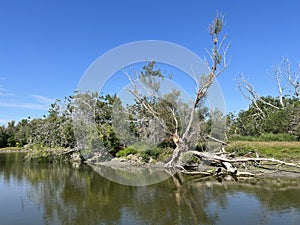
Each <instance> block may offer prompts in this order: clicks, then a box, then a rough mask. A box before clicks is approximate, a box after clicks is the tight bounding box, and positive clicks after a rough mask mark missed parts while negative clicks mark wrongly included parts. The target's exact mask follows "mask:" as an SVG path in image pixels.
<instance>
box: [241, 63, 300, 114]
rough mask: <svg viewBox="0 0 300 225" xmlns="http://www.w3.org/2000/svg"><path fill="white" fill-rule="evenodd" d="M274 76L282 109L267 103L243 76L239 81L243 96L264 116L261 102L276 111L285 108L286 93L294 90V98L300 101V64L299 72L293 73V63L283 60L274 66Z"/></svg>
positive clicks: (299, 66)
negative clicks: (260, 105)
mask: <svg viewBox="0 0 300 225" xmlns="http://www.w3.org/2000/svg"><path fill="white" fill-rule="evenodd" d="M272 70H273V74H274V75H272V77H273V78H274V79H275V81H276V86H277V88H278V98H279V102H280V107H279V106H277V105H274V104H271V103H269V102H266V101H265V100H264V99H263V98H262V97H261V96H260V95H259V94H258V92H257V91H256V90H255V88H254V86H253V85H252V84H251V83H250V82H249V81H248V80H247V79H246V78H245V76H244V75H243V74H242V75H240V78H239V80H238V88H239V90H240V92H241V94H242V95H243V96H244V97H245V98H246V99H248V100H249V101H251V102H252V103H253V105H254V107H255V108H256V109H257V110H258V111H259V112H260V113H261V114H262V115H263V116H264V112H263V111H262V109H261V108H260V107H259V104H258V103H259V102H261V103H263V104H265V105H268V106H270V107H272V108H274V109H280V108H284V107H285V103H284V98H285V96H286V95H288V94H287V93H285V91H287V90H290V91H291V89H292V92H293V94H292V97H295V98H297V99H298V100H300V90H299V89H300V63H298V71H297V72H294V73H293V72H291V63H290V61H289V60H288V59H287V58H283V59H282V61H281V62H280V63H279V64H277V65H274V66H272ZM288 85H289V86H290V87H288Z"/></svg>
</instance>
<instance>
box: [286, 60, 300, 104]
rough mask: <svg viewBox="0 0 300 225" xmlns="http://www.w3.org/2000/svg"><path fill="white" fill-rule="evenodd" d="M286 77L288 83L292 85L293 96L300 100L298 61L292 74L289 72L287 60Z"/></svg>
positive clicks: (289, 65) (299, 67) (299, 65)
mask: <svg viewBox="0 0 300 225" xmlns="http://www.w3.org/2000/svg"><path fill="white" fill-rule="evenodd" d="M287 78H288V81H289V84H290V85H291V86H292V87H293V89H294V95H295V97H296V98H297V99H298V100H300V90H299V89H300V62H299V63H298V71H297V72H294V73H293V74H292V72H291V64H290V62H289V61H288V60H287Z"/></svg>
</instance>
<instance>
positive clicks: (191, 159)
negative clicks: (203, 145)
mask: <svg viewBox="0 0 300 225" xmlns="http://www.w3.org/2000/svg"><path fill="white" fill-rule="evenodd" d="M181 157H182V162H183V164H184V165H190V164H194V163H199V158H197V157H196V156H195V155H194V154H193V153H191V152H184V153H183V154H182V156H181Z"/></svg>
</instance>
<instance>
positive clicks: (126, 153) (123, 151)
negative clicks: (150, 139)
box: [116, 147, 137, 157]
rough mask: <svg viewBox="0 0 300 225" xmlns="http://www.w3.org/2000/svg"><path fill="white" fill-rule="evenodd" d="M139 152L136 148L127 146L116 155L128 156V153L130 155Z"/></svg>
mask: <svg viewBox="0 0 300 225" xmlns="http://www.w3.org/2000/svg"><path fill="white" fill-rule="evenodd" d="M136 153H137V151H136V150H135V149H133V148H130V147H128V148H125V149H124V150H121V151H119V152H118V153H117V154H116V156H117V157H126V156H128V155H130V154H133V155H134V154H136Z"/></svg>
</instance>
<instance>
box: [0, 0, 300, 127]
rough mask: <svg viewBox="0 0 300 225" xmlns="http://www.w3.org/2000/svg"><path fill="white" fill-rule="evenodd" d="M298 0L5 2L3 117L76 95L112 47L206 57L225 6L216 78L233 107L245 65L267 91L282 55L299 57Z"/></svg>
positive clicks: (0, 24)
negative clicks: (225, 48)
mask: <svg viewBox="0 0 300 225" xmlns="http://www.w3.org/2000/svg"><path fill="white" fill-rule="evenodd" d="M299 9H300V2H299V1H298V0H286V1H284V0H272V1H267V0H264V1H261V0H260V1H258V0H244V1H236V0H201V1H199V0H191V1H176V0H173V1H169V0H159V1H158V0H152V1H142V0H126V1H117V0H110V1H104V0H95V1H57V0H52V1H42V0H39V1H32V0H28V1H21V0H19V1H15V0H11V1H1V2H0V123H1V124H5V123H6V121H9V120H12V119H14V120H17V121H18V120H20V119H21V118H26V117H27V116H31V117H38V116H42V115H45V114H47V109H48V107H49V104H50V103H51V101H52V100H53V99H56V98H59V99H62V98H63V97H64V96H68V95H71V94H72V93H73V91H74V90H75V89H76V86H77V84H78V82H79V80H80V78H81V76H82V75H83V74H84V72H85V70H86V69H87V68H88V66H89V65H90V64H91V63H92V62H93V61H94V60H95V59H96V58H97V57H99V56H101V55H102V54H104V53H105V52H106V51H108V50H110V49H112V48H115V47H117V46H119V45H121V44H125V43H128V42H133V41H139V40H164V41H170V42H174V43H177V44H179V45H182V46H184V47H187V48H189V49H190V50H192V51H193V52H195V53H197V54H198V55H199V56H200V57H202V56H204V55H205V51H204V49H205V48H209V46H210V37H209V35H208V24H209V23H210V22H211V20H212V19H213V17H214V16H215V15H216V12H217V11H219V12H222V13H226V21H227V22H226V27H225V31H226V33H228V39H229V40H230V41H231V48H230V51H229V55H231V56H232V61H231V64H230V65H229V67H228V69H227V70H226V71H225V72H224V73H223V74H222V75H221V76H220V77H219V78H218V81H219V83H220V85H221V87H222V90H223V94H224V97H225V101H226V105H227V111H231V112H238V111H239V110H240V109H245V108H247V105H248V102H247V101H246V100H245V99H243V97H242V96H241V95H240V93H239V91H238V90H237V84H236V81H235V78H237V77H238V75H239V74H240V73H241V72H243V73H244V74H245V75H246V77H248V78H249V79H250V81H251V82H252V83H253V84H254V85H255V86H256V87H257V89H258V91H259V92H261V93H262V94H266V93H271V94H275V92H274V90H275V88H274V84H273V83H272V82H271V81H270V80H269V79H268V78H266V73H267V71H271V66H272V65H274V64H277V63H279V62H280V60H281V58H282V57H283V56H286V57H288V58H289V59H290V61H291V62H292V63H294V65H295V64H296V63H297V62H298V61H299V60H300V44H299V40H300V30H299V24H300V13H299Z"/></svg>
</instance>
